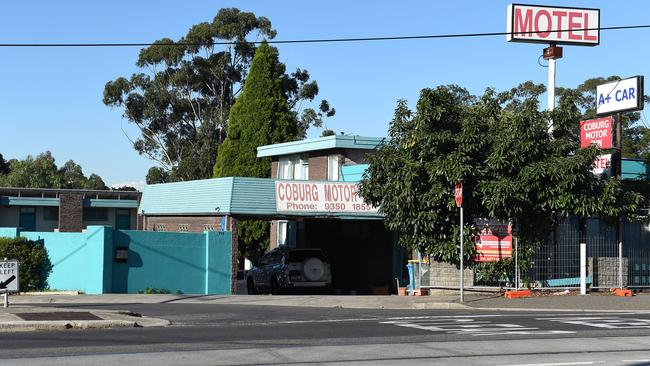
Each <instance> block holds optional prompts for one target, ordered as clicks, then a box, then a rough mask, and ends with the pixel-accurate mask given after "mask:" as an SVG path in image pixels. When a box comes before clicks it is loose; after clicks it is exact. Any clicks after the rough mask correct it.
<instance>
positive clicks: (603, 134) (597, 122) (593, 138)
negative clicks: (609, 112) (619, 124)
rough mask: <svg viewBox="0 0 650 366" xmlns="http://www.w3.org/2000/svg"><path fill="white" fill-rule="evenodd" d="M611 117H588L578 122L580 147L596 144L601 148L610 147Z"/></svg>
mask: <svg viewBox="0 0 650 366" xmlns="http://www.w3.org/2000/svg"><path fill="white" fill-rule="evenodd" d="M612 125H613V123H612V117H611V116H610V117H604V118H597V119H590V120H587V121H581V122H580V147H581V148H583V149H584V148H586V147H589V145H591V144H596V145H598V147H600V148H601V149H611V148H612Z"/></svg>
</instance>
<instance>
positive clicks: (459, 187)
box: [454, 182, 465, 302]
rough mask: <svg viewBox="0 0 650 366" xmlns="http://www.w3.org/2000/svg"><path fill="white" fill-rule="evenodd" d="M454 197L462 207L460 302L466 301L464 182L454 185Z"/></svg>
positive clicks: (457, 204) (458, 205)
mask: <svg viewBox="0 0 650 366" xmlns="http://www.w3.org/2000/svg"><path fill="white" fill-rule="evenodd" d="M454 198H455V199H456V207H459V208H460V302H463V301H465V296H464V294H463V282H465V281H464V280H465V279H464V277H465V276H464V273H463V272H464V268H463V264H464V263H463V183H461V182H456V187H454Z"/></svg>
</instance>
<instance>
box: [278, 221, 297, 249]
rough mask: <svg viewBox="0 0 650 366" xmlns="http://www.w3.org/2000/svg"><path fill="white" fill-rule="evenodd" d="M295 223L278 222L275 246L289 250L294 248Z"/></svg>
mask: <svg viewBox="0 0 650 366" xmlns="http://www.w3.org/2000/svg"><path fill="white" fill-rule="evenodd" d="M296 231H297V230H296V222H295V221H287V220H280V221H278V226H277V231H276V233H277V235H276V242H275V243H276V245H277V246H278V247H280V246H283V245H286V246H288V247H290V248H295V247H296Z"/></svg>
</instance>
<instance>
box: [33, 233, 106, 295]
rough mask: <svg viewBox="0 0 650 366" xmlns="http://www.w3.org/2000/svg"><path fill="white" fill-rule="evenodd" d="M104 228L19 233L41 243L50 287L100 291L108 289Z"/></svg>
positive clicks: (89, 291)
mask: <svg viewBox="0 0 650 366" xmlns="http://www.w3.org/2000/svg"><path fill="white" fill-rule="evenodd" d="M106 230H111V229H110V228H108V229H106V228H104V227H101V226H90V227H88V230H87V232H85V233H53V232H22V233H20V236H21V237H24V238H27V239H29V240H37V241H41V242H42V243H43V244H44V245H45V249H46V250H47V254H48V256H49V257H50V262H52V273H51V274H50V276H49V277H48V284H49V286H50V288H52V289H57V290H79V291H83V292H85V293H87V294H101V293H104V292H105V291H106V290H109V291H110V289H107V288H106V287H107V281H106V279H105V278H104V266H105V260H104V259H105V244H106V243H105V240H106V237H105V235H106V234H105V231H106Z"/></svg>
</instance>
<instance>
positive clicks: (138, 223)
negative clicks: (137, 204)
mask: <svg viewBox="0 0 650 366" xmlns="http://www.w3.org/2000/svg"><path fill="white" fill-rule="evenodd" d="M135 229H136V230H144V215H139V214H138V215H137V216H136V218H135Z"/></svg>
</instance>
